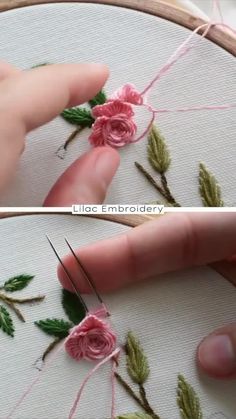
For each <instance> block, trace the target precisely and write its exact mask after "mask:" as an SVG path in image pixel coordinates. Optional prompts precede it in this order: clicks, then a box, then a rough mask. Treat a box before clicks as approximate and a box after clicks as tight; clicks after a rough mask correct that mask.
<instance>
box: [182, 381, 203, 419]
mask: <svg viewBox="0 0 236 419" xmlns="http://www.w3.org/2000/svg"><path fill="white" fill-rule="evenodd" d="M177 403H178V406H179V409H180V415H181V418H182V419H202V418H203V414H202V410H201V406H200V401H199V398H198V396H197V394H196V392H195V390H194V389H193V387H192V386H191V385H190V384H188V383H187V381H186V380H185V378H184V377H183V376H182V375H181V374H179V376H178V389H177Z"/></svg>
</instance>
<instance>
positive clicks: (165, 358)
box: [0, 215, 236, 419]
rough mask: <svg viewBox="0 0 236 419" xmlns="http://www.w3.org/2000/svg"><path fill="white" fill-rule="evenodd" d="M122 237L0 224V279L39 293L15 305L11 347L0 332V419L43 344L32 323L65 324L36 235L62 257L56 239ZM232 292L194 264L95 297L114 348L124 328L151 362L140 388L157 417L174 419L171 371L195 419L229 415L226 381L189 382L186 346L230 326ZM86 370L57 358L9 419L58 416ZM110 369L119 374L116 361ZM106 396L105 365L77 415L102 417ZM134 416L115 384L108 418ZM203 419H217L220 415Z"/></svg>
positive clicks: (47, 251) (114, 228) (66, 224)
mask: <svg viewBox="0 0 236 419" xmlns="http://www.w3.org/2000/svg"><path fill="white" fill-rule="evenodd" d="M125 231H128V227H124V226H121V225H118V224H115V223H111V222H107V221H101V220H95V219H88V218H85V217H83V218H81V217H79V218H78V217H72V216H62V215H61V216H59V215H57V216H56V215H35V216H28V217H27V216H25V217H18V218H14V219H13V218H12V219H6V220H2V221H1V223H0V244H1V268H0V271H1V281H4V280H5V279H7V278H8V277H10V276H12V275H14V274H20V273H22V272H26V273H32V274H35V275H36V276H35V279H34V280H33V281H32V283H31V284H30V285H29V286H28V288H27V289H25V290H22V291H21V292H19V295H20V296H26V295H28V296H33V295H37V294H38V293H45V294H46V300H45V301H44V302H43V303H41V304H39V305H36V306H33V307H29V306H25V307H22V310H23V312H24V314H25V317H26V319H27V322H26V323H25V324H22V323H20V322H19V321H18V320H17V319H16V318H15V316H14V315H13V317H14V322H15V325H16V334H15V338H14V340H13V339H11V338H10V337H8V336H7V335H5V334H3V333H2V332H0V339H1V351H0V366H1V369H0V406H1V407H0V418H1V419H4V418H5V416H6V414H7V413H9V411H10V408H12V406H13V405H14V403H15V401H16V400H17V399H18V398H19V397H20V395H21V394H22V392H23V391H24V390H25V389H26V387H27V386H28V385H29V383H30V382H31V381H32V380H33V379H34V378H35V377H36V376H37V374H38V372H37V370H36V369H35V368H34V367H33V364H34V362H35V360H36V359H37V358H38V357H39V356H40V355H41V354H42V352H43V351H44V349H45V348H46V346H47V345H48V344H49V342H50V341H51V338H50V337H49V336H47V335H45V334H44V333H43V332H41V331H40V330H39V329H38V328H37V327H36V326H35V325H34V324H33V322H34V321H35V320H39V319H45V318H46V317H62V318H66V316H65V314H64V312H63V310H62V307H61V303H60V285H59V283H58V281H57V276H56V267H57V261H56V258H55V256H54V254H53V253H52V250H51V248H50V247H49V245H48V243H47V241H46V238H45V234H46V233H47V234H48V235H49V236H50V237H51V238H52V240H53V243H54V244H55V246H56V247H57V249H58V251H59V252H60V254H61V255H63V254H65V253H67V252H68V249H67V247H66V245H65V244H64V241H63V237H64V235H65V236H67V237H68V239H69V241H70V242H71V244H72V245H73V246H74V247H76V246H77V247H80V246H81V245H85V244H87V243H91V242H93V241H95V240H99V239H103V238H105V237H110V236H113V235H115V234H118V233H122V232H125ZM22 232H24V239H23V238H22ZM160 240H161V238H160ZM110 280H111V281H112V278H110ZM235 293H236V289H235V288H234V287H233V286H232V285H231V284H229V283H228V282H227V281H226V280H224V279H223V278H222V277H221V276H220V275H219V274H217V273H216V272H214V271H213V270H211V269H210V268H207V267H202V268H198V269H194V270H188V271H185V272H180V273H174V274H169V275H162V276H160V277H159V278H158V279H157V278H156V279H154V280H153V281H146V282H145V283H143V284H142V285H139V286H136V287H132V288H130V289H126V290H123V291H120V292H117V293H115V294H111V295H107V296H104V298H105V301H106V303H107V304H108V307H109V309H110V311H111V313H112V317H111V321H112V324H113V327H114V329H115V330H116V331H117V333H118V336H119V342H120V343H123V342H124V338H125V335H126V333H127V331H128V330H130V329H132V330H133V331H134V332H135V333H136V334H137V335H138V336H139V337H140V340H141V342H142V345H143V347H144V349H145V352H146V353H147V355H148V358H149V361H150V365H151V376H150V380H149V381H148V384H147V391H148V394H149V397H150V400H151V402H152V404H153V406H155V408H156V410H158V412H159V414H160V416H161V418H162V419H179V414H178V409H177V407H176V401H175V397H176V395H175V389H176V378H177V374H178V373H179V372H181V373H183V374H184V375H185V376H186V378H187V379H188V380H189V381H190V382H191V383H192V384H193V385H194V387H195V388H196V390H197V392H198V393H199V396H200V398H201V402H202V406H203V412H204V418H207V419H209V417H211V416H210V415H212V414H213V413H215V412H220V411H222V412H224V414H225V415H226V417H227V418H229V419H234V418H235V410H236V401H235V382H217V381H214V380H211V379H208V378H206V377H205V376H202V375H200V376H199V374H198V372H197V370H196V365H195V352H196V348H197V345H198V343H199V342H200V340H201V339H202V338H203V336H205V335H206V334H208V333H209V332H211V331H213V330H214V329H215V328H217V327H219V326H221V325H223V324H226V323H228V322H232V321H235V308H236V305H235ZM122 359H123V360H124V358H122ZM89 368H91V364H89V363H84V362H81V363H78V364H76V362H75V361H73V360H72V359H70V358H69V357H68V355H67V354H66V353H64V351H62V352H61V353H60V354H59V355H58V357H57V358H56V359H55V361H53V363H52V365H51V366H50V367H49V369H48V371H47V372H46V373H45V374H44V375H43V377H42V379H41V381H40V383H39V384H38V385H37V386H36V387H35V389H34V391H33V392H32V393H31V395H30V396H29V397H28V399H27V400H25V403H24V404H23V405H22V407H21V409H19V410H18V413H17V414H16V415H15V416H14V419H48V418H51V419H66V417H67V415H68V412H69V409H70V407H71V405H72V402H73V399H74V397H75V394H76V392H77V390H78V388H79V386H80V383H81V382H82V380H83V377H84V375H85V374H86V372H87V371H88V370H89ZM120 372H121V373H122V374H123V375H124V374H125V369H124V363H123V362H122V365H121V367H120ZM110 391H111V389H110V380H109V367H108V366H105V367H104V368H102V369H101V370H100V371H99V372H98V373H97V374H96V375H95V376H94V377H93V378H92V379H91V381H90V382H89V383H88V385H87V387H86V390H85V392H84V394H83V397H82V400H81V405H80V409H79V412H78V415H77V418H79V419H85V418H86V419H104V418H108V417H109V415H110V397H111V393H110ZM136 410H137V406H135V405H134V404H133V403H132V402H131V401H130V399H129V397H127V395H126V394H125V393H124V392H123V391H122V390H121V389H120V388H119V387H118V386H117V413H120V414H121V413H125V412H132V411H136ZM212 418H214V419H220V418H221V419H222V416H220V415H214V416H212ZM224 418H225V417H224Z"/></svg>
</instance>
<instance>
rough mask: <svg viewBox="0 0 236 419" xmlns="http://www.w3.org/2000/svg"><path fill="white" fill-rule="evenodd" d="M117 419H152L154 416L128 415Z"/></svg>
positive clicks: (144, 414) (143, 414)
mask: <svg viewBox="0 0 236 419" xmlns="http://www.w3.org/2000/svg"><path fill="white" fill-rule="evenodd" d="M116 419H152V416H150V415H148V414H147V413H137V412H135V413H126V414H125V415H120V416H117V418H116Z"/></svg>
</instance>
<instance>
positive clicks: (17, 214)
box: [0, 213, 230, 418]
mask: <svg viewBox="0 0 236 419" xmlns="http://www.w3.org/2000/svg"><path fill="white" fill-rule="evenodd" d="M9 215H13V216H16V217H18V216H20V215H23V216H27V218H28V215H31V214H27V213H21V214H20V213H16V214H12V213H11V214H7V213H6V214H3V215H2V218H3V220H7V218H8V217H9ZM40 215H43V216H44V215H46V216H48V214H47V213H46V214H42V213H40ZM68 215H69V214H68ZM80 218H81V217H80ZM92 218H95V217H92ZM117 218H118V217H113V220H110V221H113V222H114V221H115V219H117ZM134 218H135V217H132V216H131V217H130V220H128V219H127V220H126V224H128V223H129V225H130V224H137V222H138V220H137V219H136V220H135V219H134ZM141 218H143V221H144V220H146V217H141ZM120 221H121V220H120V219H118V220H117V221H116V222H120ZM140 221H141V220H139V222H140ZM78 222H79V220H78ZM0 223H1V220H0ZM57 369H58V368H57ZM46 381H47V380H46ZM36 394H37V393H36ZM85 400H86V397H85ZM229 417H230V416H229ZM176 418H177V417H176Z"/></svg>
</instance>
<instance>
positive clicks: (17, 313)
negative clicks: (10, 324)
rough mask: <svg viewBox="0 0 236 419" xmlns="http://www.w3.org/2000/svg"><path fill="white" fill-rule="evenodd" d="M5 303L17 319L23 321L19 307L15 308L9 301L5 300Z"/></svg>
mask: <svg viewBox="0 0 236 419" xmlns="http://www.w3.org/2000/svg"><path fill="white" fill-rule="evenodd" d="M5 303H6V304H7V305H8V307H10V308H11V309H12V310H13V311H14V312H15V313H16V315H17V317H18V319H19V320H21V321H22V322H23V323H25V318H24V316H23V314H22V313H21V311H20V310H19V308H17V307H16V306H15V305H14V304H13V303H12V302H11V301H6V300H5Z"/></svg>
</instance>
